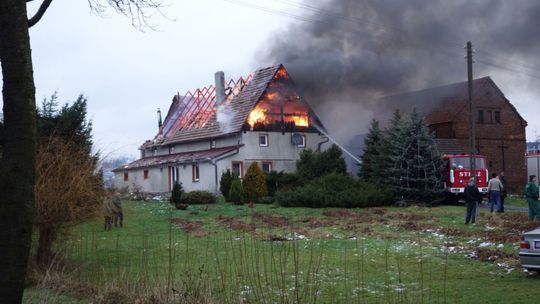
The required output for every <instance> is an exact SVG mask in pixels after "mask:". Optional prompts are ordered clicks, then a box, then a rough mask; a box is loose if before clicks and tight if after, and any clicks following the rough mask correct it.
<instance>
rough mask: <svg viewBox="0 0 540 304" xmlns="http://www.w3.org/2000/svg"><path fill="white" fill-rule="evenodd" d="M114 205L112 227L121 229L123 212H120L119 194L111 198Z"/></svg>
mask: <svg viewBox="0 0 540 304" xmlns="http://www.w3.org/2000/svg"><path fill="white" fill-rule="evenodd" d="M113 205H114V227H118V226H120V228H122V227H123V224H124V212H123V211H122V203H121V201H120V194H118V193H115V194H114V198H113Z"/></svg>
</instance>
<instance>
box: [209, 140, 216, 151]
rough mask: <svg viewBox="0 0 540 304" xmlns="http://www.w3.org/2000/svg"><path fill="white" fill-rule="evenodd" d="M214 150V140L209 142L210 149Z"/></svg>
mask: <svg viewBox="0 0 540 304" xmlns="http://www.w3.org/2000/svg"><path fill="white" fill-rule="evenodd" d="M215 148H216V141H215V140H214V139H212V140H211V141H210V149H215Z"/></svg>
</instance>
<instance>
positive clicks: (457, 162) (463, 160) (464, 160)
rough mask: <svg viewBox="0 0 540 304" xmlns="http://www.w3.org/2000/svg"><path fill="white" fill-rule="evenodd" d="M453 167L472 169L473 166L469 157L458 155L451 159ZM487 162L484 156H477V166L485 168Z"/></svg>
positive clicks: (477, 167)
mask: <svg viewBox="0 0 540 304" xmlns="http://www.w3.org/2000/svg"><path fill="white" fill-rule="evenodd" d="M451 163H452V168H459V169H470V168H471V162H470V158H469V157H457V158H452V159H451ZM485 167H486V163H485V160H484V159H483V158H479V157H476V158H475V168H476V169H480V168H485Z"/></svg>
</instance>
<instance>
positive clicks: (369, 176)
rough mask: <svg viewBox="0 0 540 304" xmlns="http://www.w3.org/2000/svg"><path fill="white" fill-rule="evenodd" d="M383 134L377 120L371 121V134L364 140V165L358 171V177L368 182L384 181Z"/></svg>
mask: <svg viewBox="0 0 540 304" xmlns="http://www.w3.org/2000/svg"><path fill="white" fill-rule="evenodd" d="M382 141H383V132H382V130H381V129H380V127H379V122H378V121H377V120H376V119H373V120H372V121H371V126H370V128H369V132H368V134H367V136H366V138H365V139H364V154H362V156H361V157H360V159H361V160H362V163H361V164H360V170H359V171H358V177H360V178H361V179H362V180H364V181H367V182H372V183H376V184H379V183H381V179H382V177H383V176H382V172H381V168H382V165H381V161H382V160H381V155H382V154H381V153H382V151H381V145H382Z"/></svg>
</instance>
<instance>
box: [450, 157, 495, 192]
mask: <svg viewBox="0 0 540 304" xmlns="http://www.w3.org/2000/svg"><path fill="white" fill-rule="evenodd" d="M443 160H444V161H445V163H446V174H445V176H446V178H445V181H444V188H445V192H446V194H447V198H448V199H450V200H453V201H457V200H459V199H460V198H461V197H462V196H463V192H464V191H465V187H466V186H467V183H468V182H469V179H470V178H471V165H470V164H471V155H470V154H445V155H443ZM474 160H475V171H476V186H477V187H478V190H479V191H480V193H482V194H485V193H487V191H488V188H487V185H488V179H489V176H488V169H487V167H486V158H485V157H484V156H482V155H478V154H477V155H474Z"/></svg>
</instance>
